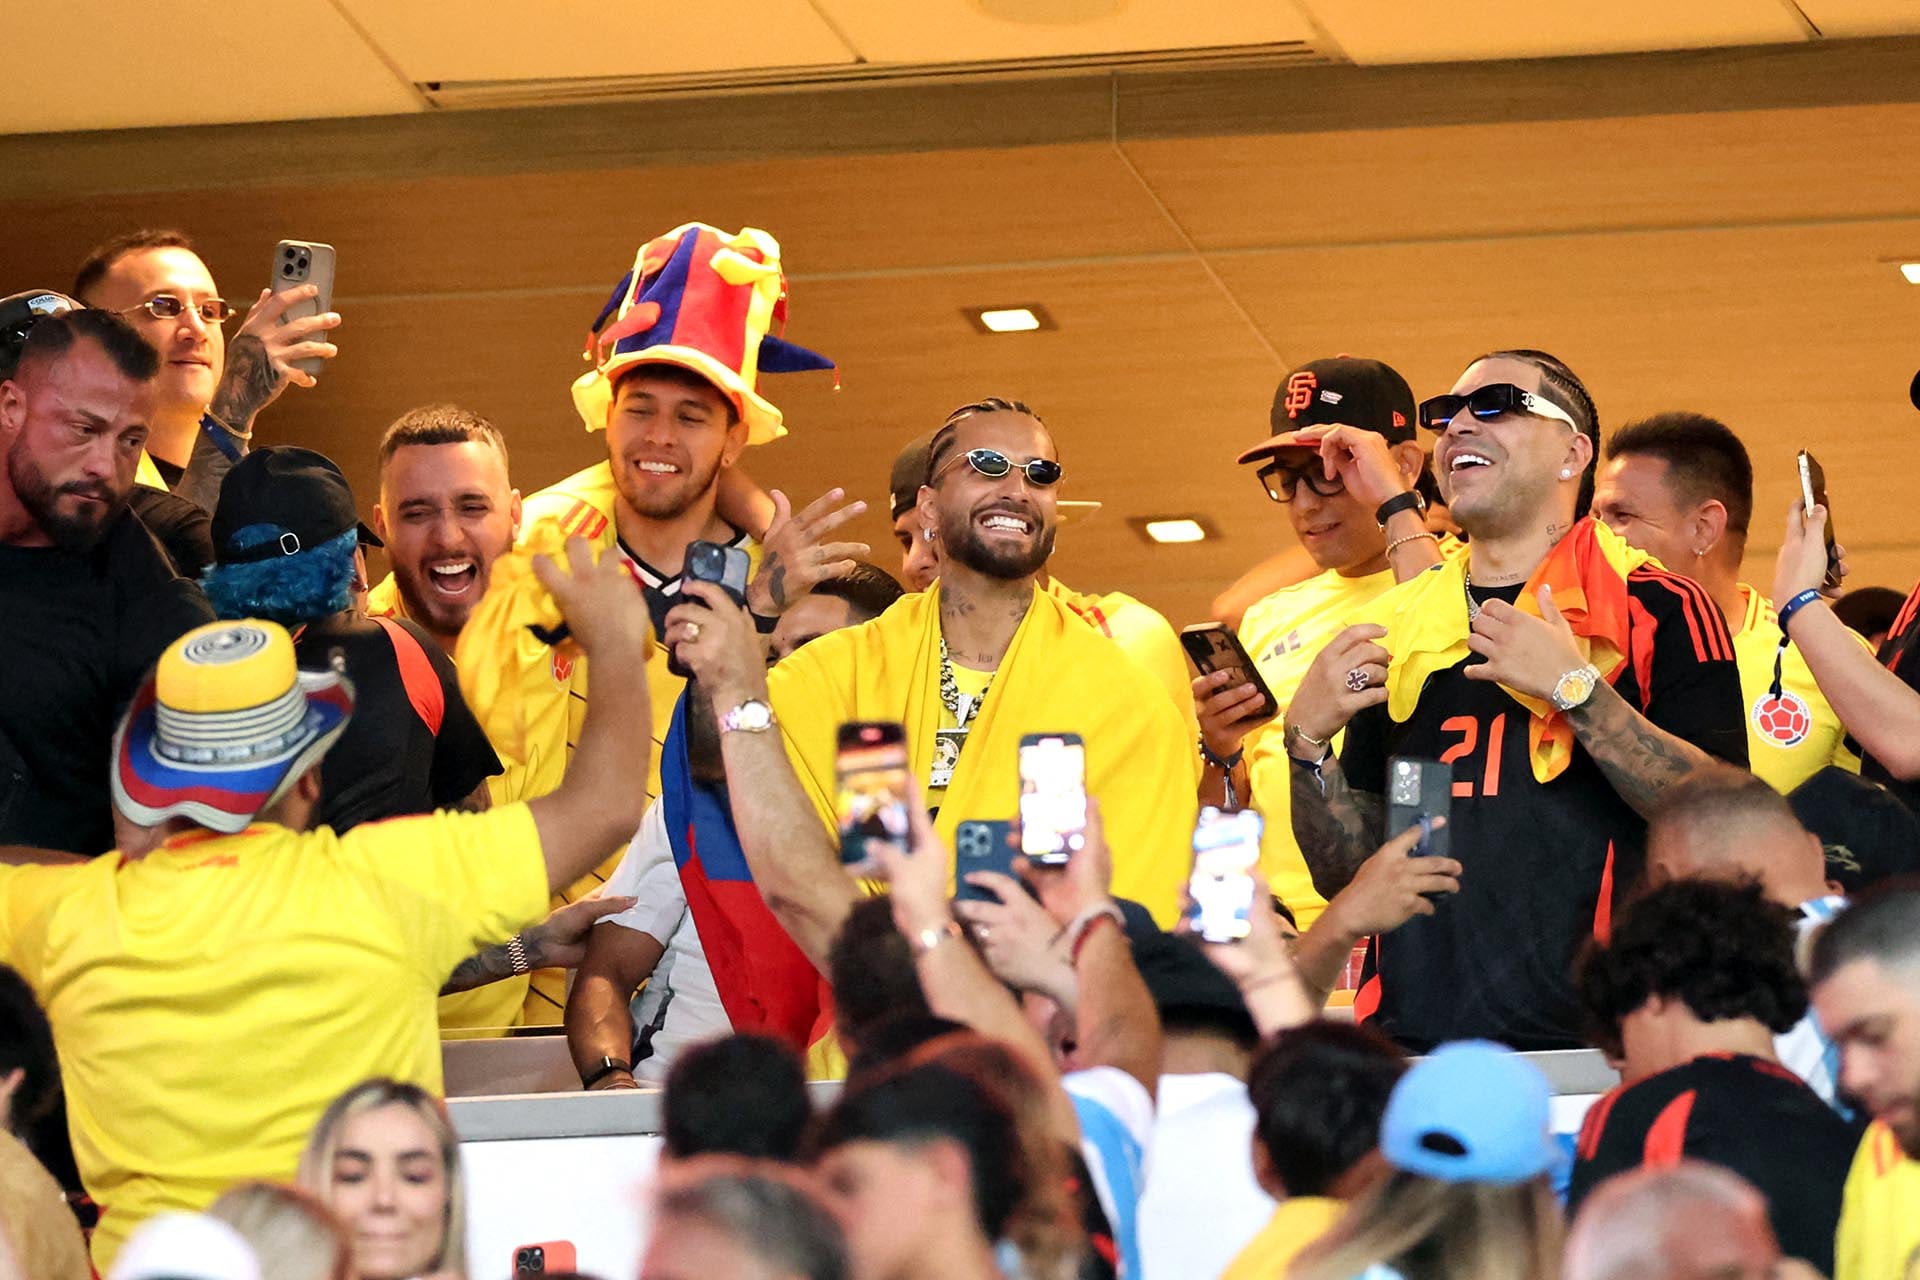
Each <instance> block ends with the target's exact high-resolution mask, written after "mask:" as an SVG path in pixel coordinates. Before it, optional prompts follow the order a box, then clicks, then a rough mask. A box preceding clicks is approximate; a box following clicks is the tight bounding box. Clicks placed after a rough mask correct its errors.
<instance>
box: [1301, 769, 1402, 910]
mask: <svg viewBox="0 0 1920 1280" xmlns="http://www.w3.org/2000/svg"><path fill="white" fill-rule="evenodd" d="M1292 799H1293V838H1294V840H1295V841H1296V842H1297V843H1298V844H1299V846H1300V852H1301V854H1302V856H1304V857H1305V858H1306V862H1307V870H1308V871H1309V872H1310V873H1311V874H1312V876H1313V887H1314V888H1315V889H1317V890H1318V891H1319V893H1320V896H1321V897H1323V898H1326V899H1327V900H1328V901H1332V899H1333V895H1334V894H1336V893H1339V892H1340V891H1341V890H1342V889H1344V888H1346V887H1347V884H1348V882H1349V881H1351V880H1352V879H1353V876H1354V873H1355V872H1356V871H1358V870H1359V869H1360V864H1361V863H1363V862H1365V861H1366V860H1367V859H1368V858H1370V857H1372V856H1373V852H1374V850H1376V849H1378V848H1379V847H1380V842H1381V839H1382V836H1383V833H1384V832H1385V829H1386V811H1387V802H1386V797H1385V796H1382V795H1377V794H1375V793H1374V792H1371V791H1356V790H1354V789H1353V788H1352V787H1351V786H1350V785H1349V784H1348V782H1347V775H1346V773H1345V771H1343V770H1342V769H1341V768H1340V758H1339V757H1338V756H1335V755H1329V756H1328V757H1327V758H1326V760H1325V762H1324V763H1322V764H1321V766H1320V776H1319V778H1317V779H1316V778H1315V777H1314V771H1313V769H1312V768H1310V767H1309V766H1307V765H1306V764H1304V763H1301V762H1300V761H1298V760H1296V761H1294V763H1293V796H1292Z"/></svg>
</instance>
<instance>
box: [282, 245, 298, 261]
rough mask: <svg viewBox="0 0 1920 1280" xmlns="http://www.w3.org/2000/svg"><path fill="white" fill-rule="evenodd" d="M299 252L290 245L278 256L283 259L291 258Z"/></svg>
mask: <svg viewBox="0 0 1920 1280" xmlns="http://www.w3.org/2000/svg"><path fill="white" fill-rule="evenodd" d="M299 252H300V251H299V250H298V249H296V248H294V247H293V246H292V245H288V246H287V247H286V248H284V249H282V250H281V251H280V256H281V257H283V258H292V257H293V256H294V255H295V254H297V253H299Z"/></svg>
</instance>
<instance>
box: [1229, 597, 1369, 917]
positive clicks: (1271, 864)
mask: <svg viewBox="0 0 1920 1280" xmlns="http://www.w3.org/2000/svg"><path fill="white" fill-rule="evenodd" d="M1392 587H1393V571H1392V570H1382V571H1381V572H1379V573H1370V574H1367V575H1366V576H1365V577H1360V578H1343V577H1341V576H1340V575H1339V574H1338V573H1335V572H1334V571H1333V570H1331V569H1329V570H1327V571H1326V572H1325V573H1322V574H1318V575H1316V576H1315V577H1311V578H1308V579H1307V580H1306V581H1305V582H1296V583H1294V584H1293V585H1292V586H1290V587H1282V588H1281V589H1280V590H1278V591H1276V592H1274V593H1273V594H1272V595H1270V596H1268V597H1266V599H1264V600H1261V601H1260V602H1259V603H1257V604H1255V605H1253V606H1252V607H1251V608H1249V609H1248V610H1247V612H1246V614H1245V615H1244V616H1243V617H1242V618H1241V619H1240V643H1241V644H1242V645H1244V646H1246V650H1247V655H1248V656H1249V657H1251V658H1252V659H1253V665H1254V666H1256V667H1258V668H1259V669H1260V678H1261V679H1263V680H1265V681H1266V682H1267V687H1268V688H1269V689H1271V690H1272V691H1273V699H1274V701H1275V702H1277V703H1279V704H1280V711H1281V714H1280V715H1278V716H1275V717H1274V718H1273V720H1272V721H1271V722H1270V723H1268V724H1265V725H1262V726H1261V727H1260V728H1258V729H1256V730H1254V731H1253V732H1252V733H1250V734H1248V735H1247V739H1246V742H1245V744H1244V749H1245V751H1246V753H1247V774H1248V777H1249V779H1250V780H1251V782H1252V785H1253V797H1252V799H1251V801H1250V803H1251V804H1252V806H1253V807H1254V808H1256V809H1258V810H1260V813H1261V816H1262V817H1263V818H1264V819H1265V820H1266V834H1265V836H1264V837H1262V839H1261V841H1260V867H1261V870H1262V871H1264V872H1265V873H1266V877H1267V883H1268V884H1270V885H1271V886H1272V887H1273V891H1274V892H1275V893H1276V894H1278V895H1280V900H1281V901H1282V902H1284V903H1286V904H1287V907H1288V909H1289V910H1291V911H1292V912H1293V914H1294V917H1295V918H1296V919H1297V920H1298V921H1299V922H1300V927H1301V928H1302V929H1305V928H1306V927H1307V926H1308V925H1311V924H1312V923H1313V922H1314V921H1315V920H1317V919H1319V917H1320V913H1321V912H1322V911H1324V910H1326V906H1327V900H1326V899H1325V898H1323V897H1321V896H1320V893H1319V891H1318V890H1317V889H1315V888H1314V887H1313V876H1312V875H1311V874H1310V873H1309V872H1308V871H1307V862H1306V859H1305V858H1304V857H1303V856H1302V855H1301V853H1300V846H1299V844H1298V843H1296V842H1295V841H1294V838H1293V804H1292V787H1293V766H1292V764H1291V763H1289V761H1288V759H1287V749H1286V747H1285V746H1284V745H1283V744H1282V742H1281V737H1282V734H1281V730H1282V728H1283V722H1284V720H1285V718H1286V709H1287V704H1288V703H1290V702H1292V701H1293V695H1294V692H1295V691H1296V690H1298V689H1299V688H1300V681H1301V680H1302V679H1304V678H1305V677H1306V674H1307V668H1308V667H1310V666H1312V665H1313V660H1314V658H1315V657H1317V656H1318V655H1319V653H1320V650H1321V649H1322V648H1324V647H1325V646H1326V644H1327V642H1328V641H1329V640H1331V639H1333V638H1334V637H1335V636H1336V635H1339V634H1340V632H1341V631H1342V630H1344V629H1345V628H1346V627H1347V626H1348V625H1349V624H1350V623H1351V622H1352V621H1353V619H1354V615H1355V614H1356V613H1357V612H1358V611H1359V610H1360V609H1361V608H1362V607H1363V606H1365V605H1367V604H1370V603H1372V602H1373V601H1374V600H1377V599H1378V598H1379V597H1381V596H1383V595H1385V594H1386V593H1387V592H1388V591H1389V590H1391V589H1392ZM1336 749H1337V744H1336Z"/></svg>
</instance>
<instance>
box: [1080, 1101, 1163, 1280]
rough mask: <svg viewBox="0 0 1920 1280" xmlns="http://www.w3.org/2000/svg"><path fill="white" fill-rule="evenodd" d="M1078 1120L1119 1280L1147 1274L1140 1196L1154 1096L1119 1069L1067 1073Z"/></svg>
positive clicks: (1138, 1278)
mask: <svg viewBox="0 0 1920 1280" xmlns="http://www.w3.org/2000/svg"><path fill="white" fill-rule="evenodd" d="M1060 1083H1061V1084H1062V1085H1064V1086H1065V1087H1066V1090H1067V1095H1068V1096H1069V1097H1070V1098H1072V1099H1073V1110H1074V1114H1075V1115H1076V1116H1078V1117H1079V1119H1080V1158H1081V1159H1083V1160H1085V1161H1086V1162H1087V1174H1088V1176H1089V1177H1091V1178H1092V1179H1093V1190H1094V1194H1095V1195H1097V1196H1098V1197H1099V1198H1100V1208H1101V1210H1102V1211H1103V1212H1104V1213H1105V1214H1106V1215H1107V1224H1108V1225H1109V1226H1111V1227H1112V1228H1113V1242H1114V1244H1115V1246H1116V1247H1117V1248H1118V1249H1119V1251H1120V1275H1121V1277H1122V1280H1141V1277H1143V1276H1146V1275H1148V1274H1150V1273H1149V1272H1147V1271H1145V1270H1144V1269H1143V1267H1142V1264H1141V1262H1140V1230H1139V1222H1140V1193H1141V1191H1142V1189H1143V1188H1145V1186H1146V1185H1147V1149H1148V1145H1149V1144H1150V1143H1151V1142H1152V1141H1153V1098H1152V1097H1151V1096H1150V1095H1149V1094H1148V1093H1147V1090H1146V1086H1144V1085H1142V1084H1141V1083H1140V1082H1139V1081H1138V1080H1135V1079H1134V1078H1133V1077H1132V1076H1130V1075H1128V1074H1127V1073H1126V1072H1124V1071H1122V1070H1120V1069H1119V1068H1118V1067H1093V1068H1090V1069H1089V1070H1086V1071H1071V1072H1068V1073H1067V1074H1066V1075H1065V1076H1063V1077H1062V1078H1061V1081H1060Z"/></svg>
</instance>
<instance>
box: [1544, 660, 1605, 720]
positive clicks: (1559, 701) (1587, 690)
mask: <svg viewBox="0 0 1920 1280" xmlns="http://www.w3.org/2000/svg"><path fill="white" fill-rule="evenodd" d="M1599 683H1600V668H1598V667H1596V666H1594V665H1593V664H1592V663H1591V662H1589V663H1588V664H1587V665H1586V666H1584V667H1575V668H1574V669H1573V670H1572V671H1569V672H1567V674H1565V675H1563V676H1561V677H1560V679H1559V681H1558V682H1557V683H1556V684H1555V685H1554V686H1553V692H1552V693H1549V694H1548V695H1547V701H1549V702H1551V703H1552V704H1553V705H1554V708H1555V709H1556V710H1559V711H1572V710H1573V709H1574V708H1575V707H1578V706H1582V705H1584V704H1585V702H1586V700H1587V699H1588V698H1591V697H1592V696H1593V691H1594V689H1595V688H1596V687H1597V686H1598V685H1599Z"/></svg>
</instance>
